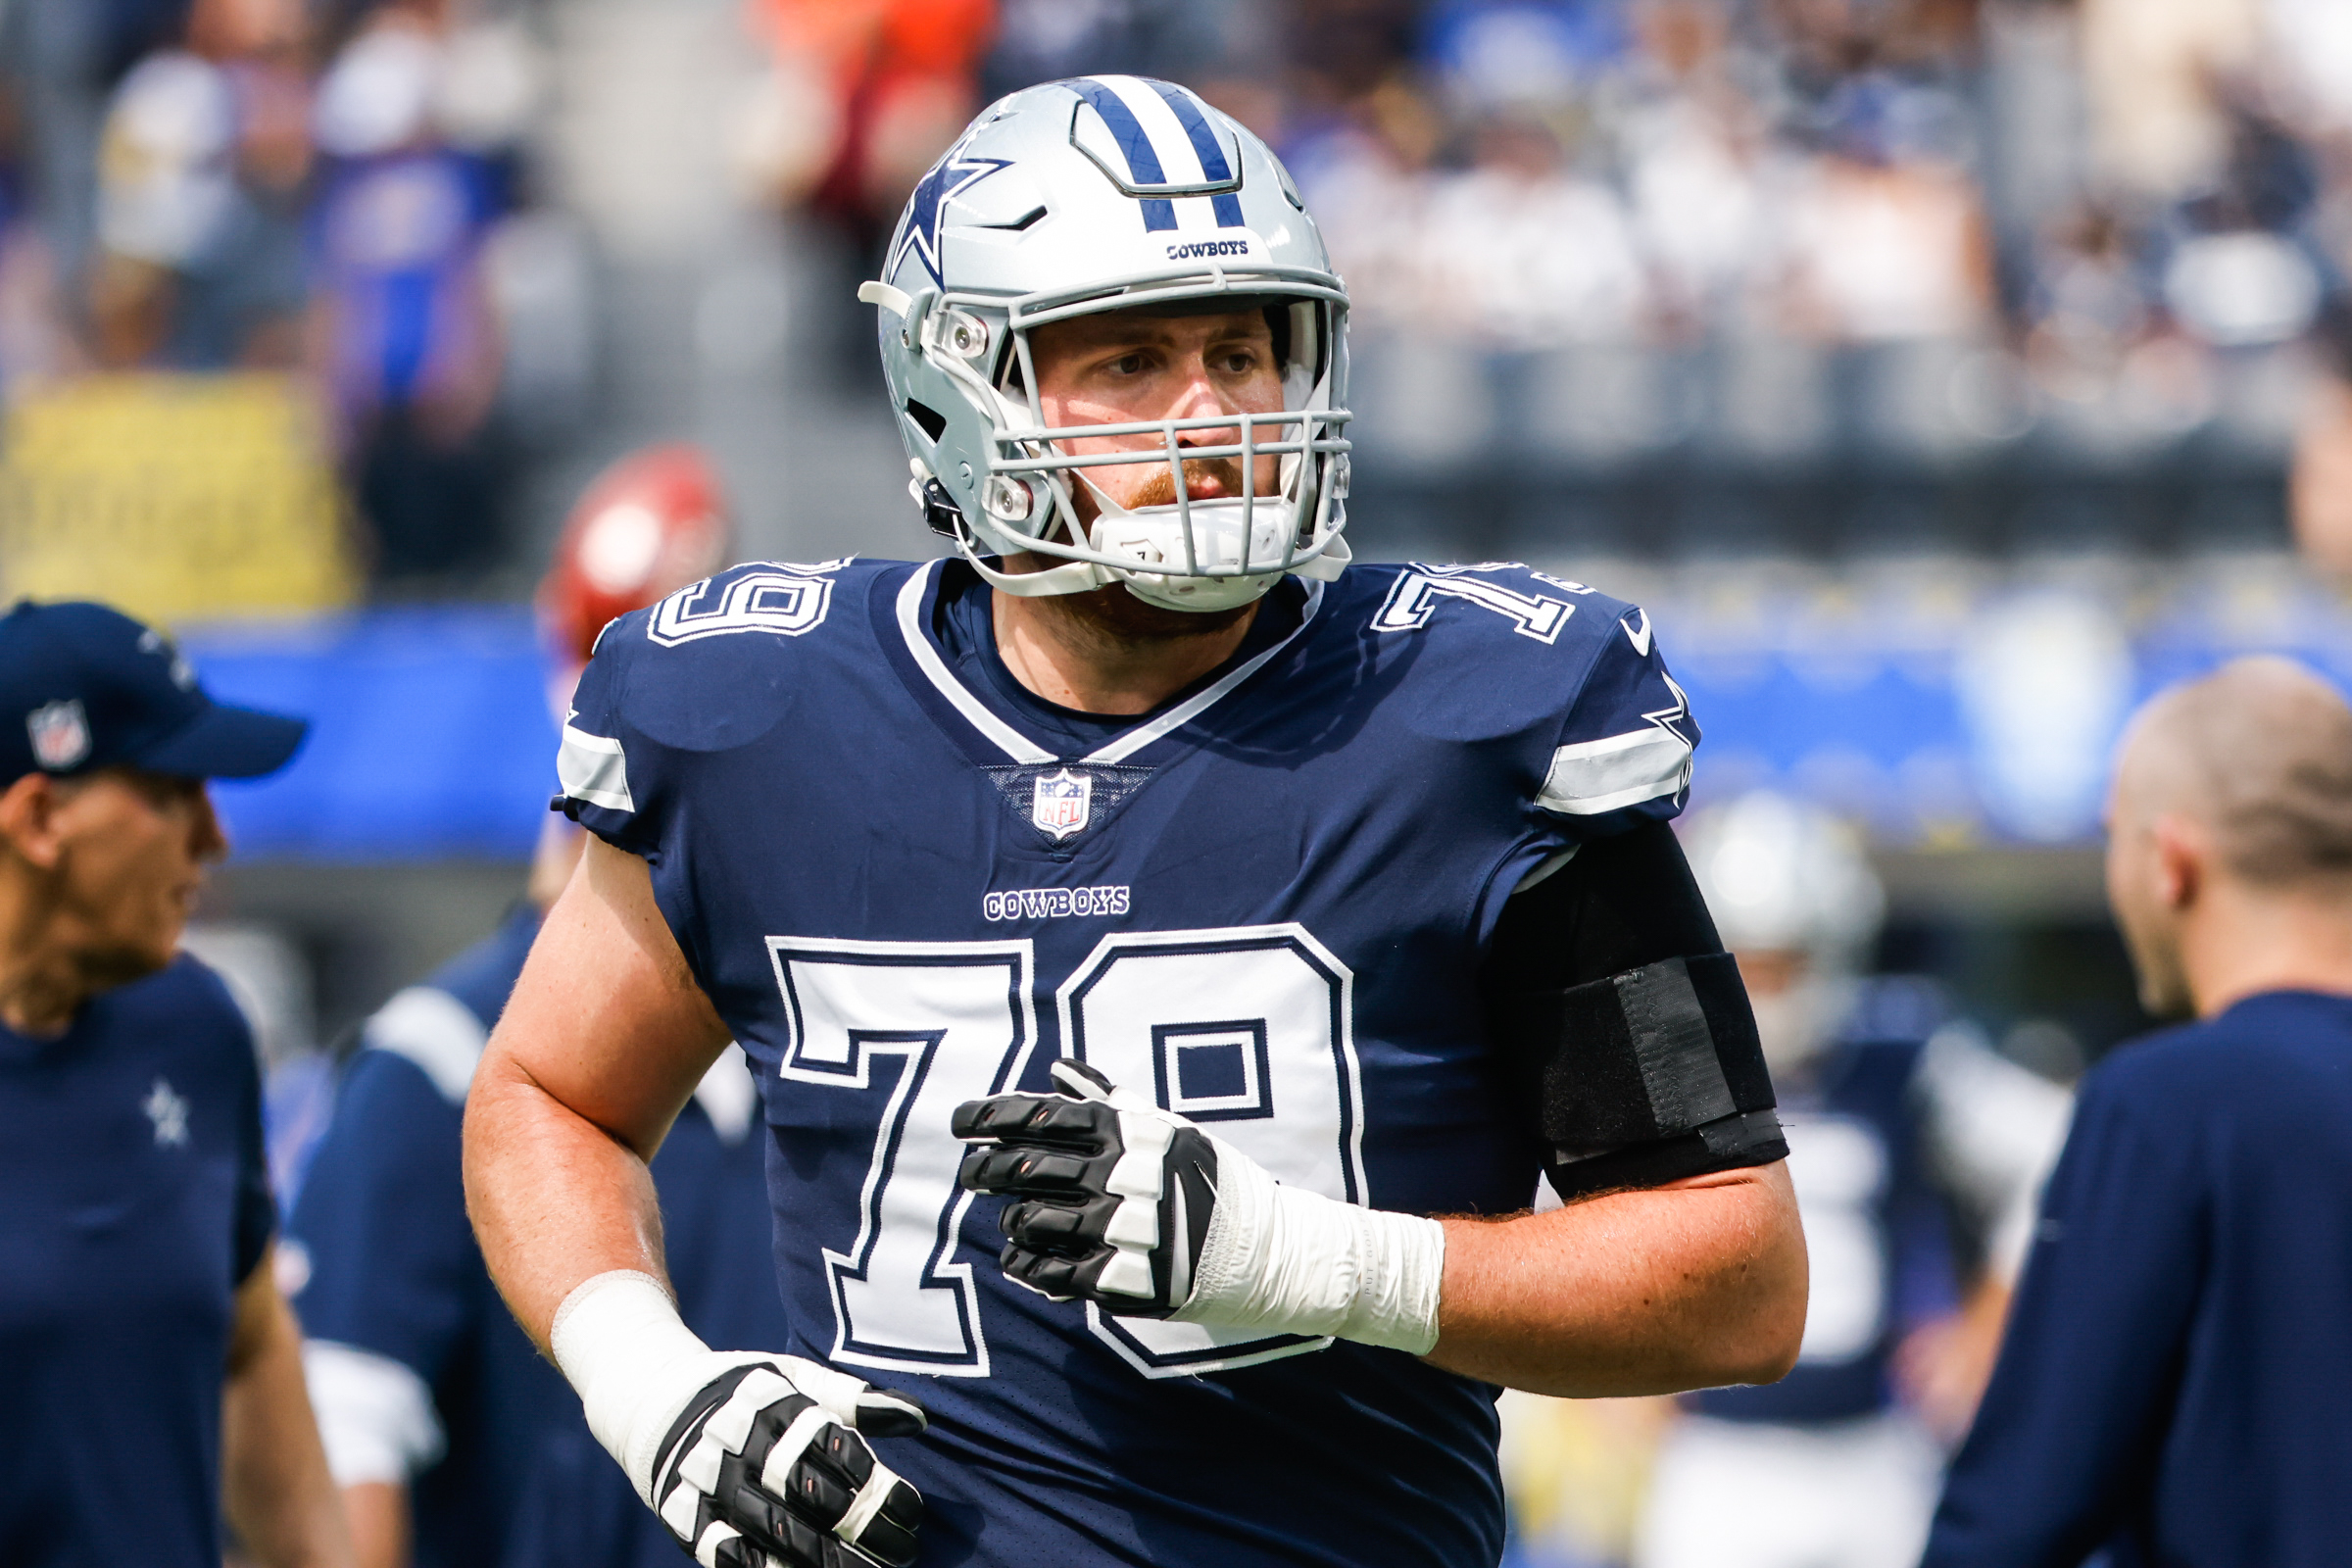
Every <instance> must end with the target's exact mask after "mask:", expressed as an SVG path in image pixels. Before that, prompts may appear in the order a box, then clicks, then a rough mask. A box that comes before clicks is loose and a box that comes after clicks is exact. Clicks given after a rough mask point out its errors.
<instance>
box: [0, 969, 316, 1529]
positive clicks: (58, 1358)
mask: <svg viewBox="0 0 2352 1568" xmlns="http://www.w3.org/2000/svg"><path fill="white" fill-rule="evenodd" d="M0 1205H4V1206H5V1208H6V1212H7V1218H6V1220H5V1222H4V1223H0V1434H5V1438H4V1439H0V1453H4V1454H5V1458H4V1459H0V1562H5V1563H7V1564H9V1568H113V1565H115V1564H120V1563H128V1562H137V1563H154V1564H157V1565H159V1568H199V1565H204V1568H218V1565H219V1564H220V1561H221V1502H220V1498H221V1383H222V1369H223V1367H224V1365H225V1364H226V1361H227V1357H228V1339H229V1329H230V1325H231V1321H232V1310H233V1305H234V1295H235V1292H236V1290H237V1287H238V1286H239V1285H241V1284H242V1283H244V1281H245V1280H246V1279H247V1278H248V1277H249V1276H250V1275H251V1274H252V1272H253V1270H254V1268H255V1266H256V1265H257V1264H258V1263H259V1262H260V1261H261V1259H262V1257H263V1255H264V1253H265V1251H266V1250H268V1247H269V1243H270V1230H271V1228H272V1226H273V1224H274V1223H275V1218H274V1212H273V1209H272V1207H271V1201H270V1177H269V1169H268V1165H267V1162H266V1159H265V1155H264V1152H263V1147H262V1114H261V1072H260V1068H259V1065H258V1064H257V1062H256V1061H255V1059H254V1054H253V1037H252V1035H251V1033H250V1032H249V1031H248V1029H247V1027H246V1024H245V1019H244V1016H243V1015H242V1014H241V1013H239V1012H238V1011H237V1007H236V1004H235V1003H233V1002H231V1001H230V1000H229V996H228V991H227V989H226V988H225V987H223V986H222V985H221V981H220V979H219V978H218V977H217V976H215V975H214V974H213V972H212V971H211V970H210V969H207V968H205V967H204V965H202V964H200V963H198V962H197V961H196V960H195V959H194V958H191V957H188V956H185V955H182V956H180V957H179V958H178V959H177V960H175V961H174V962H173V963H172V966H171V967H170V968H168V969H166V970H165V971H164V972H163V973H161V974H158V975H155V976H152V977H150V978H149V979H146V980H141V981H138V982H137V983H135V984H132V985H127V986H123V987H121V988H120V989H117V990H114V991H108V992H105V993H103V994H101V995H99V996H97V997H95V998H93V999H92V1000H91V1001H90V1002H89V1003H88V1004H87V1005H85V1006H84V1007H83V1008H82V1009H81V1011H80V1012H79V1013H78V1014H77V1015H76V1016H75V1017H74V1019H73V1026H72V1027H71V1028H69V1029H68V1030H67V1031H66V1032H65V1033H64V1034H63V1035H61V1036H59V1037H58V1038H56V1039H53V1040H36V1039H30V1038H27V1037H25V1036H24V1035H19V1034H16V1033H13V1032H12V1031H10V1030H9V1029H7V1028H6V1027H4V1026H0Z"/></svg>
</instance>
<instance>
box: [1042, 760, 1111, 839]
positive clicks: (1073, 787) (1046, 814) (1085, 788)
mask: <svg viewBox="0 0 2352 1568" xmlns="http://www.w3.org/2000/svg"><path fill="white" fill-rule="evenodd" d="M1094 800H1095V781H1094V780H1093V779H1091V778H1089V777H1088V776H1087V775H1086V774H1084V773H1073V772H1071V771H1070V770H1069V769H1068V768H1066V767H1065V768H1063V769H1062V770H1061V771H1060V772H1058V773H1041V774H1039V775H1038V780H1037V789H1036V793H1035V794H1034V795H1032V796H1031V797H1030V804H1029V820H1030V821H1032V822H1035V823H1036V824H1037V826H1038V829H1039V831H1041V832H1045V833H1051V834H1053V835H1054V838H1055V839H1057V840H1058V839H1066V838H1068V837H1069V836H1070V835H1071V834H1073V833H1075V832H1077V831H1079V830H1080V829H1081V828H1083V827H1085V826H1086V817H1087V811H1088V809H1090V808H1091V807H1092V806H1093V805H1094Z"/></svg>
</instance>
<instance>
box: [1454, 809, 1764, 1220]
mask: <svg viewBox="0 0 2352 1568" xmlns="http://www.w3.org/2000/svg"><path fill="white" fill-rule="evenodd" d="M1722 949H1723V944H1722V941H1721V939H1720V938H1719V937H1718V936H1717V935H1716V931H1715V922H1714V921H1713V919H1711V918H1710V917H1709V916H1708V914H1707V907H1706V903H1705V901H1704V900H1703V899H1702V898H1700V896H1699V892H1698V884H1697V882H1696V880H1695V879H1694V878H1692V876H1691V866H1690V863H1689V862H1688V861H1687V860H1685V859H1684V858H1683V851H1682V846H1681V844H1680V843H1679V842H1678V841H1677V840H1676V838H1675V836H1674V830H1673V829H1671V828H1669V827H1668V826H1667V825H1666V824H1665V823H1663V822H1652V823H1647V824H1644V825H1643V826H1641V827H1637V828H1634V829H1633V830H1631V831H1630V832H1626V833H1622V834H1619V835H1617V836H1615V837H1613V838H1606V839H1596V840H1593V842H1591V843H1588V844H1586V845H1584V846H1583V847H1582V848H1581V849H1579V850H1578V852H1577V853H1576V855H1575V857H1574V858H1571V859H1570V860H1569V861H1568V862H1567V863H1566V864H1564V865H1562V866H1561V867H1559V868H1558V869H1557V870H1555V871H1553V872H1552V873H1551V874H1550V875H1549V876H1547V877H1545V878H1544V879H1543V880H1542V881H1541V882H1538V883H1537V884H1536V885H1535V886H1533V887H1530V888H1527V889H1525V890H1523V891H1521V892H1519V893H1517V894H1514V895H1513V896H1512V898H1511V899H1510V901H1509V902H1508V903H1507V904H1505V905H1504V906H1503V911H1502V918H1501V920H1500V921H1499V922H1498V923H1497V925H1496V927H1495V936H1494V939H1493V941H1492V943H1491V944H1490V946H1489V948H1488V955H1487V962H1486V969H1485V972H1484V975H1483V981H1484V989H1485V994H1486V1006H1487V1014H1488V1025H1489V1030H1490V1033H1491V1035H1492V1037H1493V1039H1494V1040H1495V1045H1496V1049H1497V1052H1498V1054H1499V1059H1500V1067H1501V1076H1502V1080H1503V1089H1504V1093H1505V1094H1506V1096H1507V1097H1508V1100H1509V1103H1512V1104H1515V1105H1523V1106H1526V1107H1528V1112H1529V1114H1530V1115H1531V1116H1532V1117H1533V1118H1534V1120H1535V1122H1536V1128H1535V1131H1536V1132H1537V1133H1538V1135H1539V1136H1540V1138H1541V1139H1542V1142H1543V1145H1544V1174H1545V1175H1546V1176H1547V1177H1548V1178H1549V1179H1550V1181H1551V1184H1552V1187H1553V1188H1554V1189H1555V1190H1556V1191H1557V1192H1558V1193H1559V1194H1560V1196H1561V1197H1562V1198H1565V1199H1575V1198H1583V1197H1589V1196H1591V1195H1592V1194H1593V1193H1598V1192H1605V1191H1610V1190H1614V1189H1619V1188H1628V1187H1655V1186H1659V1185H1662V1184H1664V1183H1666V1182H1671V1181H1678V1180H1680V1179H1682V1178H1684V1177H1686V1176H1698V1175H1703V1174H1705V1173H1707V1172H1709V1171H1719V1170H1734V1169H1738V1168H1739V1167H1740V1166H1743V1165H1762V1164H1768V1163H1770V1162H1771V1161H1773V1160H1776V1159H1781V1158H1784V1157H1785V1156H1786V1155H1787V1154H1788V1152H1789V1146H1788V1144H1787V1143H1786V1142H1785V1141H1784V1140H1783V1139H1782V1137H1781V1129H1780V1121H1779V1118H1778V1117H1777V1116H1775V1115H1774V1114H1773V1103H1774V1102H1773V1093H1772V1080H1771V1076H1770V1075H1769V1074H1768V1073H1767V1072H1766V1071H1765V1067H1764V1052H1763V1048H1762V1046H1761V1044H1760V1043H1759V1042H1758V1041H1757V1039H1756V1026H1755V1019H1754V1016H1753V1014H1752V1013H1751V1011H1750V1010H1749V1007H1748V1003H1747V992H1746V990H1745V989H1744V988H1743V987H1742V986H1741V985H1740V971H1739V969H1738V967H1737V966H1736V965H1735V964H1734V963H1733V961H1732V957H1731V955H1729V954H1727V953H1725V952H1723V951H1722Z"/></svg>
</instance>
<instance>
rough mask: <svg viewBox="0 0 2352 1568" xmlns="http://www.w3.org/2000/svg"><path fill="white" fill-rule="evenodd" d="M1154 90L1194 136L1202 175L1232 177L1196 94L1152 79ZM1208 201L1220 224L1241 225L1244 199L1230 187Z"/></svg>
mask: <svg viewBox="0 0 2352 1568" xmlns="http://www.w3.org/2000/svg"><path fill="white" fill-rule="evenodd" d="M1146 79H1147V80H1150V79H1151V78H1149V77H1147V78H1146ZM1152 91H1154V92H1156V93H1158V94H1159V96H1160V100H1161V101H1162V102H1163V103H1165V104H1166V105H1167V106H1168V108H1169V109H1170V110H1171V111H1173V112H1174V114H1175V116H1176V123H1178V124H1180V125H1182V126H1183V127H1184V133H1185V135H1187V136H1189V137H1191V138H1192V143H1193V151H1194V152H1195V153H1196V154H1197V155H1199V157H1200V159H1201V174H1202V176H1203V177H1205V178H1208V179H1231V178H1232V177H1233V166H1232V165H1230V164H1228V163H1227V162H1225V149H1224V148H1222V147H1220V146H1218V145H1217V133H1216V132H1215V131H1213V130H1211V129H1210V128H1209V125H1208V117H1207V116H1206V115H1203V114H1202V113H1201V106H1200V105H1199V104H1197V103H1195V102H1194V101H1193V95H1192V94H1191V93H1189V92H1187V91H1186V90H1185V89H1184V88H1182V87H1179V86H1177V85H1176V84H1175V83H1173V82H1167V81H1152ZM1209 205H1210V207H1212V208H1213V209H1214V210H1215V212H1216V215H1217V226H1218V227H1219V228H1240V227H1241V226H1242V199H1241V198H1240V197H1239V196H1236V195H1234V194H1233V193H1232V192H1231V191H1227V192H1225V193H1224V194H1223V195H1221V196H1215V197H1211V198H1210V200H1209Z"/></svg>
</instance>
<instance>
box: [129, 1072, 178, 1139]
mask: <svg viewBox="0 0 2352 1568" xmlns="http://www.w3.org/2000/svg"><path fill="white" fill-rule="evenodd" d="M139 1109H141V1110H143V1111H145V1112H146V1113H147V1119H148V1120H149V1121H151V1122H153V1123H155V1147H156V1148H158V1149H185V1148H187V1147H188V1101H187V1097H186V1096H185V1095H182V1094H181V1093H179V1091H177V1090H175V1089H173V1088H172V1085H171V1084H170V1083H169V1082H168V1081H166V1080H164V1079H162V1078H158V1079H157V1080H156V1081H155V1087H154V1088H153V1089H150V1090H148V1091H147V1098H146V1099H145V1100H142V1101H140V1102H139Z"/></svg>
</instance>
